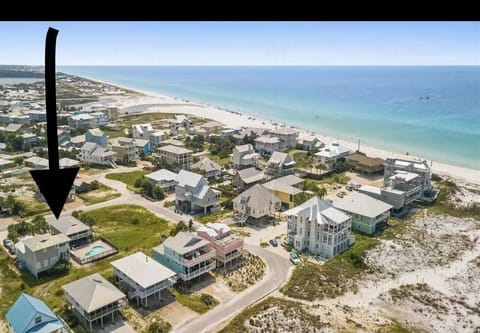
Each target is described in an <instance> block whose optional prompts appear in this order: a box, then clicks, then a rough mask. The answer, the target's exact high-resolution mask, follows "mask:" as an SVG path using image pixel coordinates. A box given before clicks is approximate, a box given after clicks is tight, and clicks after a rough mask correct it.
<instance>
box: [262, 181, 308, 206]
mask: <svg viewBox="0 0 480 333" xmlns="http://www.w3.org/2000/svg"><path fill="white" fill-rule="evenodd" d="M304 183H305V180H304V179H302V178H299V177H297V176H294V175H288V176H284V177H281V178H276V179H273V180H271V181H269V182H267V183H265V184H263V186H265V188H266V189H267V190H269V191H270V192H271V193H273V194H274V195H275V196H277V197H278V198H279V199H280V201H281V209H282V210H284V209H289V208H292V207H295V196H296V195H298V194H300V193H302V192H303V185H304Z"/></svg>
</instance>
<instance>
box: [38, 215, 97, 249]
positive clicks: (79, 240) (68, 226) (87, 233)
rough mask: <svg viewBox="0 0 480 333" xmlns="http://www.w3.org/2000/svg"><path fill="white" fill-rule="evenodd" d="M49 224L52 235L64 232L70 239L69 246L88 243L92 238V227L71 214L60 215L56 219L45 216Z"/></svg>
mask: <svg viewBox="0 0 480 333" xmlns="http://www.w3.org/2000/svg"><path fill="white" fill-rule="evenodd" d="M45 220H46V221H47V223H48V224H49V226H50V232H51V233H52V235H57V234H64V235H66V236H68V238H69V239H70V247H76V246H80V245H83V244H88V243H90V242H91V241H92V239H93V233H92V228H90V227H89V226H87V225H85V224H84V223H83V222H82V221H80V220H78V219H76V218H75V217H73V216H72V215H65V214H63V215H61V216H60V218H59V219H58V220H57V219H56V218H55V217H53V216H48V217H46V218H45Z"/></svg>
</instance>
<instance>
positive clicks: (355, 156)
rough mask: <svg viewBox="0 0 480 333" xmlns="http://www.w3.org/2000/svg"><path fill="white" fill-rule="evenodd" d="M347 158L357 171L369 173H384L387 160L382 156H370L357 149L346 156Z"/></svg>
mask: <svg viewBox="0 0 480 333" xmlns="http://www.w3.org/2000/svg"><path fill="white" fill-rule="evenodd" d="M345 160H346V161H348V162H349V163H350V164H351V165H352V166H353V168H354V171H355V172H358V173H362V174H367V175H372V174H382V173H383V169H384V166H383V165H384V163H385V161H384V160H383V159H381V158H376V157H368V156H367V155H366V154H364V153H361V152H358V151H357V152H354V153H352V154H350V155H347V156H345Z"/></svg>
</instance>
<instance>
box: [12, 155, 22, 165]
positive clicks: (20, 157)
mask: <svg viewBox="0 0 480 333" xmlns="http://www.w3.org/2000/svg"><path fill="white" fill-rule="evenodd" d="M13 161H14V162H15V164H16V165H18V166H20V165H22V164H23V156H18V157H15V159H14V160H13Z"/></svg>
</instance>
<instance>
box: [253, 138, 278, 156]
mask: <svg viewBox="0 0 480 333" xmlns="http://www.w3.org/2000/svg"><path fill="white" fill-rule="evenodd" d="M281 147H282V143H281V141H280V139H279V138H278V137H275V136H274V137H270V136H259V137H258V138H256V139H255V149H256V150H257V151H258V152H259V153H260V154H262V155H270V154H272V153H273V152H274V151H281V150H282V149H281Z"/></svg>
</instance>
